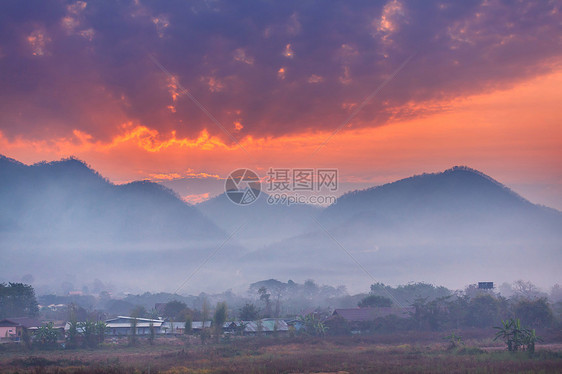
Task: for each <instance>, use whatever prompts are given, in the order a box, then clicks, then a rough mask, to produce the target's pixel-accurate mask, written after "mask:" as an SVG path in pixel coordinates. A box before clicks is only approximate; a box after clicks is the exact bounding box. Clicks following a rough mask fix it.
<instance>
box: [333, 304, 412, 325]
mask: <svg viewBox="0 0 562 374" xmlns="http://www.w3.org/2000/svg"><path fill="white" fill-rule="evenodd" d="M410 312H413V309H412V308H394V307H378V308H348V309H336V310H334V313H333V314H332V315H334V316H341V317H342V318H343V319H345V320H347V321H351V322H366V321H373V320H375V319H376V318H380V317H386V316H390V315H395V316H397V317H400V318H408V317H409V316H410Z"/></svg>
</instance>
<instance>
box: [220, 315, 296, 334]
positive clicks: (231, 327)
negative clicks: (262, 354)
mask: <svg viewBox="0 0 562 374" xmlns="http://www.w3.org/2000/svg"><path fill="white" fill-rule="evenodd" d="M242 329H243V330H242ZM223 330H224V331H225V332H226V333H239V332H240V331H241V330H242V331H243V334H244V335H255V334H258V333H263V334H266V335H269V334H272V333H275V332H279V333H285V332H288V331H289V325H287V322H285V321H284V320H282V319H280V318H264V319H261V320H257V321H235V322H225V323H224V325H223Z"/></svg>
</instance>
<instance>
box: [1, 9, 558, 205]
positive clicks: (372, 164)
mask: <svg viewBox="0 0 562 374" xmlns="http://www.w3.org/2000/svg"><path fill="white" fill-rule="evenodd" d="M561 87H562V13H561V5H560V2H557V1H537V2H525V1H520V2H517V1H510V2H507V1H463V2H444V1H399V0H392V1H377V2H373V1H356V2H344V1H325V2H302V1H280V2H266V1H263V2H232V1H226V0H225V1H159V2H145V1H140V0H137V1H120V2H112V1H96V2H93V1H90V2H85V1H56V0H47V1H25V2H22V1H10V0H6V1H2V2H0V98H1V99H0V154H3V155H5V156H8V157H12V158H15V159H17V160H19V161H22V162H25V163H34V162H38V161H42V160H47V161H52V160H58V159H61V158H65V157H70V156H75V157H78V158H80V159H82V160H84V161H85V162H87V163H88V164H89V165H91V166H92V168H94V169H96V170H97V171H99V172H100V173H101V174H102V175H104V176H105V177H107V178H109V179H110V180H111V181H113V182H115V183H125V182H128V181H133V180H142V179H149V180H153V181H157V182H161V183H164V184H166V185H168V186H170V187H171V188H173V189H174V190H176V191H177V192H178V194H180V195H181V196H182V197H183V198H184V199H185V200H186V201H188V202H191V203H196V202H200V201H204V200H205V199H208V198H209V197H212V196H213V195H216V194H218V193H220V192H222V188H223V185H224V179H225V178H226V176H227V175H228V174H229V173H230V172H231V171H233V170H235V169H239V168H250V169H252V170H254V171H256V172H257V173H258V174H260V175H265V174H266V172H267V170H268V169H269V168H270V167H274V168H296V167H306V168H308V167H310V168H337V169H338V170H339V177H340V185H341V191H340V192H345V191H347V190H349V189H354V188H364V187H368V186H373V185H377V184H381V183H386V182H391V181H394V180H397V179H400V178H404V177H408V176H411V175H414V174H421V173H424V172H437V171H442V170H445V169H448V168H450V167H452V166H455V165H467V166H469V167H472V168H475V169H478V170H480V171H482V172H484V173H486V174H488V175H490V176H492V177H493V178H495V179H497V180H498V181H500V182H502V183H504V184H506V185H507V186H509V187H511V188H513V189H514V190H515V191H516V192H518V193H520V194H522V195H523V196H524V197H526V198H528V199H530V200H531V201H532V202H535V203H539V204H544V205H548V206H551V207H554V208H557V209H562V162H561V161H560V160H562V126H561V124H562V123H561V120H562V107H561V105H560V103H561V102H562V89H561Z"/></svg>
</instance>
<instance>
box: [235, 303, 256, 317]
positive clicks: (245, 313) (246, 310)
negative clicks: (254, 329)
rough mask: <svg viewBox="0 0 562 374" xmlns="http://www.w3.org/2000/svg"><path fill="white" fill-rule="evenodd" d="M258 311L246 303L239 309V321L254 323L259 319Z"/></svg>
mask: <svg viewBox="0 0 562 374" xmlns="http://www.w3.org/2000/svg"><path fill="white" fill-rule="evenodd" d="M259 314H260V312H259V310H258V308H257V307H256V306H255V305H254V304H251V303H246V304H245V305H244V306H243V307H242V308H241V309H240V319H241V320H242V321H255V320H257V319H258V317H259Z"/></svg>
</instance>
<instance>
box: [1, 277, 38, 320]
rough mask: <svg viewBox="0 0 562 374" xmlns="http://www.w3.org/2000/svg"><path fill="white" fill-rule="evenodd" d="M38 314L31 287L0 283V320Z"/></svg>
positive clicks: (21, 284)
mask: <svg viewBox="0 0 562 374" xmlns="http://www.w3.org/2000/svg"><path fill="white" fill-rule="evenodd" d="M38 314H39V306H38V305H37V299H36V297H35V290H34V289H33V287H31V286H30V285H27V284H23V283H8V284H5V283H0V318H6V317H14V316H19V317H34V316H37V315H38Z"/></svg>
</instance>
